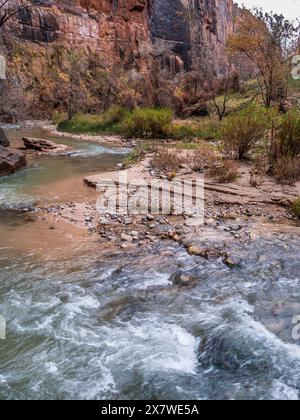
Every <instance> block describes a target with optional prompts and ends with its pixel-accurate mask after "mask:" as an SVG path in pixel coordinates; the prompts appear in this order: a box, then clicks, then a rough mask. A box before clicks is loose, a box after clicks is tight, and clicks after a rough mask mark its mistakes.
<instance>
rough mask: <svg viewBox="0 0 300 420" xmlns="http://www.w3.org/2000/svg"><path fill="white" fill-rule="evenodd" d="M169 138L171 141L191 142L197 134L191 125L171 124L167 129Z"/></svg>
mask: <svg viewBox="0 0 300 420" xmlns="http://www.w3.org/2000/svg"><path fill="white" fill-rule="evenodd" d="M169 137H170V138H171V139H173V140H181V141H185V142H191V141H192V140H193V139H195V138H196V137H197V134H196V130H195V128H193V127H192V126H191V125H179V124H172V125H171V126H170V129H169Z"/></svg>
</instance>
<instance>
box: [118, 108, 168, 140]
mask: <svg viewBox="0 0 300 420" xmlns="http://www.w3.org/2000/svg"><path fill="white" fill-rule="evenodd" d="M172 118H173V111H172V110H171V109H168V108H161V109H153V108H138V109H136V110H134V111H132V112H131V113H130V114H128V115H127V116H126V118H125V119H124V121H123V123H122V125H121V132H122V133H123V134H124V135H125V136H126V137H127V138H140V139H165V138H168V136H169V132H170V125H171V122H172Z"/></svg>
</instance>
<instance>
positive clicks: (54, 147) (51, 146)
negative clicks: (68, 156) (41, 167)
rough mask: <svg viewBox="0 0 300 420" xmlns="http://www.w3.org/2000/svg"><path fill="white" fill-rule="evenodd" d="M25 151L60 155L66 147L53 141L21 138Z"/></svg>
mask: <svg viewBox="0 0 300 420" xmlns="http://www.w3.org/2000/svg"><path fill="white" fill-rule="evenodd" d="M23 142H24V145H25V147H26V149H31V150H36V151H38V152H42V153H48V152H51V153H61V152H65V151H66V150H67V149H68V147H67V146H65V145H63V144H56V143H54V142H53V141H50V140H45V139H35V138H32V137H23Z"/></svg>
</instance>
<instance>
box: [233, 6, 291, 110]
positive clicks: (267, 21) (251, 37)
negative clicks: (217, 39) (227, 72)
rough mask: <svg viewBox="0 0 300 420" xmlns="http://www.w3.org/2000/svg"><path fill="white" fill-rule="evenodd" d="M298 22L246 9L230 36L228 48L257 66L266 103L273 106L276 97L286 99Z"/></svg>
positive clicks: (258, 77)
mask: <svg viewBox="0 0 300 420" xmlns="http://www.w3.org/2000/svg"><path fill="white" fill-rule="evenodd" d="M298 33H299V26H294V24H292V23H291V22H289V21H288V20H286V19H285V18H284V16H283V15H278V14H275V13H263V12H262V11H261V10H259V9H256V10H255V11H254V12H253V13H251V12H250V11H248V10H246V9H244V11H243V13H242V15H241V17H240V18H239V20H238V25H237V32H236V34H234V35H232V36H231V37H229V41H228V47H229V51H230V52H231V53H232V54H233V55H234V54H237V55H243V56H244V57H245V58H246V59H247V60H248V61H249V64H250V65H252V66H254V67H255V70H256V76H257V81H258V85H259V89H260V92H261V96H262V99H263V102H264V104H265V105H266V106H267V107H270V106H271V104H272V102H273V101H275V100H277V99H279V98H280V99H286V97H287V86H288V81H289V78H290V72H291V59H292V56H293V55H294V54H295V51H296V40H297V37H298Z"/></svg>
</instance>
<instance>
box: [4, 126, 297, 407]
mask: <svg viewBox="0 0 300 420" xmlns="http://www.w3.org/2000/svg"><path fill="white" fill-rule="evenodd" d="M26 134H28V133H26ZM30 134H32V135H33V134H34V135H36V136H39V137H40V136H41V135H42V133H30ZM10 137H11V139H13V141H16V140H17V139H18V138H19V137H20V133H19V132H18V131H11V132H10ZM52 140H56V141H58V142H60V143H64V144H66V143H69V144H72V146H73V147H74V148H75V149H76V150H75V152H74V153H72V154H71V155H69V156H60V157H42V156H40V157H37V158H34V159H32V160H31V161H30V165H29V167H28V168H27V169H25V170H24V171H21V172H19V173H17V174H14V175H12V176H9V177H5V178H2V179H1V180H0V206H1V209H2V210H1V212H0V237H1V241H0V314H1V315H2V316H3V317H4V318H5V319H6V322H7V337H6V340H1V341H0V399H183V400H184V399H199V400H201V399H236V400H238V399H299V391H300V348H299V346H298V344H299V342H297V341H293V339H292V329H293V325H292V318H293V317H294V316H295V315H299V314H300V300H299V294H300V292H299V291H300V278H299V272H300V262H299V252H300V241H299V236H298V235H295V234H293V232H292V231H289V232H288V233H286V234H285V235H274V236H272V235H271V234H270V235H266V236H265V237H263V236H261V237H258V238H257V239H256V240H254V241H252V242H251V243H245V244H244V246H243V247H237V249H235V252H236V254H237V255H238V257H239V258H241V261H242V263H241V265H240V266H239V267H237V268H235V269H233V270H232V269H230V268H229V267H227V266H225V265H224V264H223V263H222V261H220V260H214V261H207V260H204V259H203V258H200V257H193V256H189V255H188V254H187V253H186V251H185V250H184V249H183V248H182V247H181V246H180V245H178V244H175V243H171V242H170V243H169V242H164V243H158V244H153V245H149V246H147V247H146V248H145V249H142V248H141V249H135V250H132V251H128V252H127V253H126V254H125V253H124V252H123V251H122V252H121V251H114V252H110V251H109V250H108V249H107V250H103V249H101V248H100V247H99V244H98V242H97V237H96V236H97V235H91V234H87V233H85V232H84V233H83V231H82V229H81V230H80V229H78V230H76V229H72V230H68V228H67V227H65V226H60V227H58V228H57V229H55V230H49V228H48V227H47V228H46V227H45V225H43V223H41V221H38V222H34V221H32V220H30V218H29V219H28V217H27V216H26V214H25V215H24V214H20V213H18V212H16V211H13V212H12V211H11V209H14V210H15V209H16V208H18V206H19V207H20V206H21V207H22V206H23V207H24V206H25V207H26V206H27V207H29V206H31V205H34V204H35V203H36V202H39V203H40V202H42V203H45V204H53V203H60V202H61V203H63V202H66V201H68V200H76V201H80V200H82V201H86V200H92V199H93V197H94V192H93V191H92V190H89V189H88V188H86V187H84V186H83V184H82V178H83V176H84V175H88V174H91V173H97V172H99V171H105V170H109V169H111V168H113V167H114V166H115V165H116V163H117V162H120V161H121V160H122V158H123V156H124V154H125V151H120V150H119V149H114V148H112V147H111V146H105V147H104V146H99V145H97V144H93V143H87V142H76V141H74V140H66V139H53V138H52ZM91 169H92V170H91ZM166 251H168V252H166ZM176 273H184V274H189V275H191V276H193V278H195V282H194V283H193V285H192V286H190V287H180V286H177V285H174V282H173V281H172V279H173V277H174V275H175V274H176Z"/></svg>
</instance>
